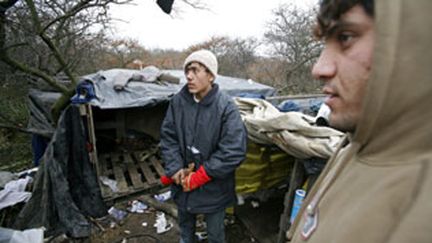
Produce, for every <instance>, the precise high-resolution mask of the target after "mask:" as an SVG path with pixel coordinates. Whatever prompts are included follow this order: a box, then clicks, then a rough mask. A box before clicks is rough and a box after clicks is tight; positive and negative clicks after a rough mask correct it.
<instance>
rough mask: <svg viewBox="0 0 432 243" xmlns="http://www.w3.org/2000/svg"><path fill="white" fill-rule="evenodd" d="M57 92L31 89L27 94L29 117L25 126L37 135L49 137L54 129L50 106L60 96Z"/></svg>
mask: <svg viewBox="0 0 432 243" xmlns="http://www.w3.org/2000/svg"><path fill="white" fill-rule="evenodd" d="M60 95H61V94H60V93H58V92H47V91H40V90H36V89H31V90H30V91H29V94H28V107H29V110H30V118H29V121H28V125H27V128H28V129H29V130H31V131H34V132H35V133H37V134H39V135H43V136H45V137H51V136H52V134H53V133H54V131H55V128H54V126H53V124H52V118H51V106H52V105H53V104H54V102H55V101H56V100H57V99H58V98H60Z"/></svg>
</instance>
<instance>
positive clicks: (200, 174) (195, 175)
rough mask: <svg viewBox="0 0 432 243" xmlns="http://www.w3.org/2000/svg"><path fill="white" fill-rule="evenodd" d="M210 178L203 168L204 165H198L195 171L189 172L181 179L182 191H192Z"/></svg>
mask: <svg viewBox="0 0 432 243" xmlns="http://www.w3.org/2000/svg"><path fill="white" fill-rule="evenodd" d="M210 180H211V178H210V176H208V175H207V172H206V171H205V169H204V166H200V167H199V169H198V170H197V171H196V172H191V173H190V174H189V175H187V176H186V177H185V178H184V179H183V180H182V186H183V191H185V192H189V191H192V190H194V189H196V188H198V187H200V186H202V185H204V184H206V183H207V182H209V181H210Z"/></svg>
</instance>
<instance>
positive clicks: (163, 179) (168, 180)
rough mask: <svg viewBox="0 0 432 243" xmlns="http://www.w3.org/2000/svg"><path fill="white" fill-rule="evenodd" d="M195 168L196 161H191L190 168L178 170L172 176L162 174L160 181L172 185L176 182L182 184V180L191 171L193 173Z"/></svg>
mask: <svg viewBox="0 0 432 243" xmlns="http://www.w3.org/2000/svg"><path fill="white" fill-rule="evenodd" d="M194 168H195V164H194V163H190V164H189V165H188V168H186V169H180V170H178V171H177V172H176V173H175V174H174V175H173V176H172V177H168V176H162V177H161V178H160V181H161V183H162V184H163V185H166V186H167V185H170V184H172V183H175V184H177V185H180V184H181V182H182V180H183V179H184V178H185V177H186V176H187V175H189V173H191V172H192V171H193V170H194Z"/></svg>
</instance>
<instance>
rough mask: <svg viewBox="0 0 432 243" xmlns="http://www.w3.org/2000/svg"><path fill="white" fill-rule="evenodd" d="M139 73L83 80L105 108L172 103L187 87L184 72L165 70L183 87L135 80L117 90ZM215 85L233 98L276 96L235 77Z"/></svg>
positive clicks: (113, 72)
mask: <svg viewBox="0 0 432 243" xmlns="http://www.w3.org/2000/svg"><path fill="white" fill-rule="evenodd" d="M139 72H140V71H139V70H130V69H110V70H106V71H99V72H98V73H96V74H91V75H87V76H84V77H83V80H88V81H91V82H92V83H93V84H94V88H95V93H96V97H97V99H93V100H92V101H91V102H89V103H90V104H92V105H93V106H97V107H99V108H101V109H114V108H129V107H146V106H153V105H156V104H158V103H160V102H164V101H168V100H169V99H170V97H172V96H173V95H174V94H175V93H177V92H179V91H180V89H181V88H182V87H183V86H184V85H185V84H186V77H185V75H184V73H183V71H181V70H162V72H165V73H169V74H171V75H173V76H176V77H178V78H180V83H179V84H173V83H168V82H162V83H150V82H139V81H131V82H129V83H128V85H127V86H126V87H125V89H124V90H122V91H116V90H114V88H113V87H114V83H115V80H116V79H119V78H124V79H129V78H131V77H132V76H133V74H136V73H139ZM215 82H216V83H217V84H219V87H220V88H221V90H223V91H225V92H226V93H228V94H229V95H231V96H240V95H242V94H245V93H248V94H255V95H262V96H264V97H269V96H273V95H274V94H275V92H276V91H275V89H274V88H272V87H270V86H267V85H263V84H260V83H257V82H255V81H252V80H246V79H240V78H232V77H227V76H222V75H218V76H217V78H216V80H215Z"/></svg>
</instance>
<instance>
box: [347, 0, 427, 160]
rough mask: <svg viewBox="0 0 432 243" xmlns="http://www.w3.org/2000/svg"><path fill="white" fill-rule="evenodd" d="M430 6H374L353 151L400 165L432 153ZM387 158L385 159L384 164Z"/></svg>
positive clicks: (391, 1) (396, 1)
mask: <svg viewBox="0 0 432 243" xmlns="http://www.w3.org/2000/svg"><path fill="white" fill-rule="evenodd" d="M431 9H432V1H430V0H419V1H402V0H387V1H376V11H375V16H376V17H375V28H376V29H375V31H376V35H375V36H376V40H375V53H374V63H373V68H372V74H371V77H370V79H369V81H368V84H367V88H366V96H365V99H364V103H363V111H362V115H361V118H360V121H359V124H358V126H357V130H356V132H355V133H354V136H353V141H352V142H353V148H354V149H356V150H357V153H358V157H359V160H360V161H361V162H364V163H373V164H376V163H380V164H383V163H384V164H387V163H400V162H402V161H406V159H407V158H412V156H418V155H422V154H425V153H426V152H427V151H430V150H431V148H432V108H431V105H432V67H431V65H432V51H431V48H432V46H431V40H432V28H431V27H430V26H431V24H432V15H431V14H430V13H429V12H430V10H431ZM384 158H385V159H384Z"/></svg>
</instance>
